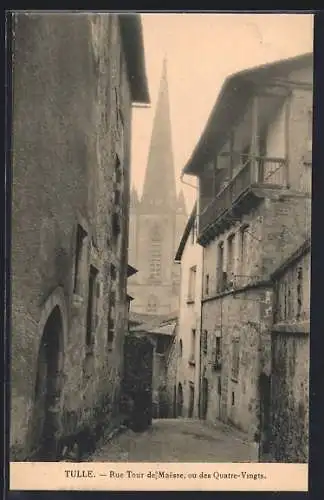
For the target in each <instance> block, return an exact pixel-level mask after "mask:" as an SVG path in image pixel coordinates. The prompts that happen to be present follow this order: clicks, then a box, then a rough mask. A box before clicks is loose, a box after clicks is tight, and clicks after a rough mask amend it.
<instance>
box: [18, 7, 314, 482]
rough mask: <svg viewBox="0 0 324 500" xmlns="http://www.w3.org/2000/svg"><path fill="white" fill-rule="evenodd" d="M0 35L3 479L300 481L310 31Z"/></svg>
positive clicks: (174, 20) (94, 18) (26, 15)
mask: <svg viewBox="0 0 324 500" xmlns="http://www.w3.org/2000/svg"><path fill="white" fill-rule="evenodd" d="M11 17H12V33H11V37H12V40H11V45H12V53H11V66H12V130H11V135H12V137H11V143H12V153H11V166H10V168H11V178H12V216H11V230H12V233H11V245H12V246H11V331H10V344H11V359H10V363H11V369H10V391H11V409H10V457H9V460H10V463H11V465H12V466H14V463H15V462H20V463H22V462H23V463H25V462H38V463H39V462H55V463H57V462H63V463H64V464H65V467H66V468H65V470H67V471H68V474H67V476H66V477H67V478H68V477H71V478H73V477H74V476H75V475H76V476H77V474H78V473H79V472H78V469H77V468H76V466H77V464H79V465H80V466H81V465H82V466H84V464H86V465H87V466H89V467H91V468H92V467H95V465H96V463H97V462H100V463H108V465H109V463H111V464H112V463H114V464H115V463H119V462H122V463H123V462H124V463H132V464H135V463H142V464H144V463H145V464H146V465H149V464H148V463H151V464H160V465H161V464H162V465H163V464H164V463H165V464H168V465H169V466H170V464H178V465H179V464H182V463H183V464H189V463H191V464H197V463H199V464H200V465H202V464H206V463H207V464H208V463H209V464H221V463H224V464H233V463H237V464H247V466H248V464H272V463H277V464H308V456H309V455H308V439H309V433H308V426H309V333H310V272H311V257H310V256H311V200H312V196H311V193H312V136H313V17H314V16H313V14H310V13H309V14H307V13H305V14H293V13H290V14H279V13H276V14H266V13H258V14H252V13H239V12H237V13H227V14H225V13H217V12H215V13H205V14H202V13H201V14H199V13H171V12H170V13H141V12H135V11H134V12H122V13H120V12H115V11H114V12H108V11H107V12H99V11H93V12H92V11H80V12H78V11H73V12H72V11H71V12H69V11H49V12H45V11H44V12H42V11H16V12H15V11H13V12H11ZM69 463H70V465H69ZM72 463H73V464H72ZM72 465H73V467H74V468H73V467H72ZM260 466H261V465H260ZM93 470H95V469H93ZM116 470H117V469H116ZM125 470H126V469H125ZM170 470H171V469H170ZM202 470H203V469H202V468H200V469H199V472H201V471H202ZM240 470H248V468H246V469H240ZM258 470H260V471H261V469H258ZM69 471H70V472H69ZM195 471H196V469H195ZM196 472H197V471H196ZM196 472H195V473H196ZM69 474H70V476H69ZM111 474H112V473H111ZM116 474H118V472H116ZM134 474H135V473H134ZM242 474H243V473H242ZM83 477H84V476H83ZM89 477H91V475H89ZM110 477H111V478H112V479H113V478H114V476H110ZM120 477H122V476H120ZM120 477H119V478H120ZM128 477H130V475H129V476H128ZM192 477H195V476H192ZM143 478H144V476H142V479H143ZM292 479H293V478H292V477H290V480H292ZM19 481H20V483H19V484H23V482H22V481H28V474H26V475H25V476H24V477H23V478H22V477H21V478H20V480H19ZM110 487H111V488H113V486H111V483H110ZM20 489H24V488H20ZM108 489H109V488H108Z"/></svg>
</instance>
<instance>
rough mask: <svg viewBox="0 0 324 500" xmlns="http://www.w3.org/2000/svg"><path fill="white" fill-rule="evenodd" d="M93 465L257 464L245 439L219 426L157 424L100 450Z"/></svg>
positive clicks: (188, 422)
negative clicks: (109, 463)
mask: <svg viewBox="0 0 324 500" xmlns="http://www.w3.org/2000/svg"><path fill="white" fill-rule="evenodd" d="M89 461H94V462H257V451H256V448H255V446H254V445H253V444H252V443H249V442H247V441H246V440H245V438H244V435H243V434H241V433H240V432H239V431H236V430H235V429H232V428H230V427H228V426H226V425H224V424H222V423H220V422H217V423H215V424H214V425H211V424H208V423H206V422H204V421H200V420H191V419H165V420H162V419H161V420H154V421H153V425H152V427H151V428H150V429H149V430H147V431H145V432H143V433H134V432H133V431H131V430H127V431H126V432H124V433H121V434H119V435H117V436H116V437H115V438H113V439H112V440H111V441H110V442H108V443H106V444H105V445H103V446H102V448H101V449H99V450H97V451H96V453H94V454H93V455H92V456H91V457H90V458H89Z"/></svg>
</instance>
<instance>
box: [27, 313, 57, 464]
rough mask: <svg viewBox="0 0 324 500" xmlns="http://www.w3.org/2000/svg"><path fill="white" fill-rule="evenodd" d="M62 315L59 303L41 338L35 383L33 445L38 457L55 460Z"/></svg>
mask: <svg viewBox="0 0 324 500" xmlns="http://www.w3.org/2000/svg"><path fill="white" fill-rule="evenodd" d="M62 335H63V323H62V316H61V312H60V309H59V307H58V306H56V307H55V308H54V309H53V311H52V313H51V315H50V316H49V318H48V320H47V322H46V324H45V327H44V330H43V335H42V338H41V343H40V348H39V354H38V366H37V375H36V386H35V403H34V410H33V423H32V433H31V441H32V443H31V444H32V449H33V451H34V455H35V456H36V458H37V459H39V460H44V461H47V460H49V461H51V460H53V461H55V459H56V458H57V436H58V432H59V430H60V418H61V414H60V393H61V383H60V368H61V367H60V355H61V349H60V346H61V343H60V338H61V337H62Z"/></svg>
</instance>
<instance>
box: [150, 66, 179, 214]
mask: <svg viewBox="0 0 324 500" xmlns="http://www.w3.org/2000/svg"><path fill="white" fill-rule="evenodd" d="M176 198H177V195H176V184H175V176H174V164H173V152H172V136H171V120H170V108H169V89H168V79H167V62H166V58H164V61H163V67H162V76H161V81H160V88H159V93H158V99H157V104H156V110H155V116H154V121H153V129H152V136H151V143H150V149H149V155H148V162H147V168H146V173H145V179H144V186H143V196H142V201H141V207H142V209H148V210H150V211H151V210H154V208H155V207H158V206H159V207H160V209H162V210H163V211H164V210H165V209H167V208H170V209H174V208H175V206H176V202H177V200H176Z"/></svg>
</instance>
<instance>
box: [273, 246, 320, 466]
mask: <svg viewBox="0 0 324 500" xmlns="http://www.w3.org/2000/svg"><path fill="white" fill-rule="evenodd" d="M287 285H289V286H287ZM309 292H310V252H309V251H308V252H307V253H306V254H304V255H303V256H300V257H299V258H298V259H297V260H296V261H295V262H294V263H291V265H289V266H288V267H287V269H286V270H285V271H284V272H283V274H282V275H281V276H279V277H278V278H277V280H276V296H275V316H274V319H275V323H274V326H273V332H272V384H271V431H272V436H271V447H270V456H271V458H272V459H273V460H274V461H278V462H307V460H308V423H309V331H310V324H309V318H310V294H309Z"/></svg>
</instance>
